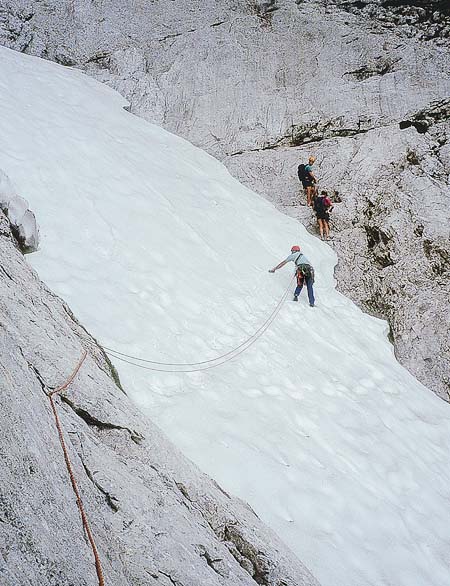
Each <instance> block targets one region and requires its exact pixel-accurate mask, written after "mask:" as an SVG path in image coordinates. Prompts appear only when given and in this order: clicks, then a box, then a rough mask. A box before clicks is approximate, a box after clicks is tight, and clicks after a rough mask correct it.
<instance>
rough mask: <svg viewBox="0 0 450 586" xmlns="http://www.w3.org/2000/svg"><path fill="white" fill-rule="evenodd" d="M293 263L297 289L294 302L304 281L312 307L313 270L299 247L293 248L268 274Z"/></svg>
mask: <svg viewBox="0 0 450 586" xmlns="http://www.w3.org/2000/svg"><path fill="white" fill-rule="evenodd" d="M291 261H292V262H293V263H294V264H295V266H296V277H297V287H296V288H295V291H294V301H298V296H299V295H300V292H301V290H302V288H303V283H304V282H305V281H306V288H307V290H308V299H309V305H310V306H311V307H314V290H313V283H314V269H313V267H312V265H311V263H310V262H309V260H308V259H307V258H306V256H305V255H304V254H302V252H301V251H300V246H297V245H295V246H293V247H292V248H291V254H290V255H289V256H288V257H287V258H286V259H285V260H283V261H282V262H280V264H278V265H277V266H276V267H274V268H273V269H269V273H274V272H275V271H277V270H278V269H281V267H284V265H285V264H287V263H288V262H291Z"/></svg>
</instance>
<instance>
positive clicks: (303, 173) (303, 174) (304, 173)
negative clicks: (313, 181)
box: [297, 163, 309, 181]
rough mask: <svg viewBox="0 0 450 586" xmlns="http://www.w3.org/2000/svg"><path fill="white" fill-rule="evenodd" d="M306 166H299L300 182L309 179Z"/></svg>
mask: <svg viewBox="0 0 450 586" xmlns="http://www.w3.org/2000/svg"><path fill="white" fill-rule="evenodd" d="M305 167H306V165H304V164H303V163H302V164H301V165H299V166H298V169H297V174H298V178H299V180H300V181H305V180H306V179H307V178H308V177H309V173H308V172H307V171H306V169H305Z"/></svg>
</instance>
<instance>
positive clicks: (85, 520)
mask: <svg viewBox="0 0 450 586" xmlns="http://www.w3.org/2000/svg"><path fill="white" fill-rule="evenodd" d="M86 356H87V352H86V351H84V353H83V355H82V357H81V358H80V360H79V361H78V364H77V366H76V367H75V370H74V371H73V372H72V374H71V375H70V376H69V378H68V379H67V380H66V382H65V383H64V384H62V385H61V386H59V387H56V388H55V389H53V390H52V391H50V392H49V393H48V394H47V396H48V398H49V400H50V405H51V407H52V411H53V415H54V416H55V423H56V428H57V430H58V435H59V441H60V442H61V447H62V451H63V454H64V460H65V462H66V466H67V471H68V473H69V476H70V482H71V483H72V488H73V492H74V493H75V496H76V499H77V505H78V509H79V511H80V515H81V521H82V523H83V527H84V530H85V531H86V535H87V538H88V540H89V543H90V545H91V549H92V553H93V554H94V559H95V569H96V571H97V577H98V586H105V580H104V578H103V571H102V565H101V562H100V556H99V554H98V550H97V546H96V545H95V541H94V536H93V534H92V531H91V528H90V526H89V522H88V518H87V515H86V511H85V510H84V506H83V501H82V500H81V495H80V491H79V490H78V485H77V481H76V479H75V474H74V472H73V468H72V463H71V461H70V457H69V452H68V450H67V446H66V442H65V440H64V435H63V431H62V425H61V421H60V419H59V416H58V411H57V410H56V405H55V401H54V400H53V396H54V395H57V394H58V393H60V392H62V391H64V390H65V389H67V387H68V386H69V385H70V384H71V383H72V382H73V380H74V379H75V377H76V376H77V374H78V372H79V370H80V368H81V366H82V365H83V362H84V361H85V359H86Z"/></svg>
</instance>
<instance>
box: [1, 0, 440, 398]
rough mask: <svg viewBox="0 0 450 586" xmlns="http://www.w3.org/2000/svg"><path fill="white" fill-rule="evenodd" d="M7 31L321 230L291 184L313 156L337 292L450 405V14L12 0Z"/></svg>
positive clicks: (343, 7) (432, 3)
mask: <svg viewBox="0 0 450 586" xmlns="http://www.w3.org/2000/svg"><path fill="white" fill-rule="evenodd" d="M2 21H3V24H2V31H3V33H2V37H1V38H2V42H3V43H4V44H6V45H8V46H10V47H12V48H15V49H17V50H19V51H26V52H29V53H32V54H34V55H38V56H42V57H46V58H49V59H53V60H55V61H58V62H59V63H63V64H65V65H72V66H78V67H82V68H83V69H84V70H85V71H87V72H88V73H90V74H91V75H93V76H95V77H96V78H97V79H99V80H101V81H104V82H106V83H108V84H110V85H112V86H113V87H114V88H115V89H117V90H118V91H120V92H121V93H122V94H123V95H124V96H125V97H126V98H128V100H129V101H130V104H131V110H132V111H133V112H134V113H136V114H138V115H140V116H143V117H145V118H147V119H149V120H151V121H152V122H155V123H157V124H160V125H162V126H164V127H165V128H166V129H168V130H171V131H173V132H175V133H177V134H180V135H182V136H184V137H186V138H188V139H189V140H190V141H192V142H193V143H195V144H197V145H199V146H201V147H202V148H204V149H206V150H208V151H209V152H210V153H211V154H213V155H215V156H217V157H218V158H220V159H222V160H223V161H224V162H225V163H226V164H227V165H228V167H229V168H230V170H231V171H232V172H233V173H234V174H235V175H236V176H237V177H238V178H240V179H241V180H242V181H243V182H244V183H247V184H248V185H249V186H250V187H252V188H253V189H256V190H257V191H259V192H260V193H262V194H263V195H264V196H265V197H267V198H269V199H271V200H272V201H274V202H275V203H276V204H277V205H279V206H281V207H282V208H283V209H285V210H286V211H287V212H288V213H290V214H293V215H294V216H296V217H298V218H299V219H300V220H301V221H302V222H304V223H306V225H308V226H309V227H310V229H311V230H315V227H314V218H312V216H311V213H310V212H309V210H307V209H306V208H305V207H304V205H303V204H304V198H303V196H302V195H299V189H298V182H297V181H296V178H295V172H296V167H297V164H298V162H299V161H300V160H305V158H306V157H307V155H308V154H309V153H313V154H315V155H316V156H317V163H316V167H317V171H316V174H317V175H318V177H319V178H320V186H321V188H326V189H329V190H330V191H332V192H335V193H336V196H335V200H336V201H338V202H339V203H338V205H336V206H335V214H334V222H333V231H334V234H335V240H334V243H333V246H335V248H336V251H337V253H338V255H339V258H340V262H339V265H338V267H337V270H336V278H337V281H338V285H339V287H340V289H341V290H342V291H343V292H345V293H346V294H347V295H349V296H350V297H351V298H352V299H354V300H355V301H357V302H358V303H360V304H361V305H362V306H363V307H364V308H365V309H366V310H368V311H370V312H372V313H375V314H376V315H379V316H381V317H385V318H387V319H389V322H390V326H391V333H392V341H393V342H394V344H395V348H396V353H397V355H398V357H399V359H400V360H401V361H402V362H403V364H405V366H407V367H408V368H409V369H410V370H411V372H413V373H414V374H415V375H416V376H417V377H418V378H419V379H420V380H421V381H422V382H424V383H425V384H426V385H427V386H429V387H430V388H432V389H433V390H434V391H435V392H436V393H437V394H439V395H440V396H441V397H443V398H446V399H448V396H449V391H450V386H449V385H450V380H449V379H448V374H446V372H445V368H444V365H445V363H446V362H447V363H448V360H449V358H450V350H449V341H448V336H447V332H448V319H447V318H446V303H447V302H448V298H449V284H448V283H449V279H448V274H449V258H450V245H449V221H448V220H449V211H448V210H449V208H448V203H449V199H448V198H449V196H448V193H449V191H448V178H449V173H450V168H449V165H450V160H449V159H450V154H449V146H448V144H449V143H448V135H449V122H448V119H449V98H448V96H449V94H450V88H449V81H448V75H447V72H448V71H449V69H450V58H449V52H448V46H449V31H450V28H449V22H450V20H449V9H448V6H447V4H446V3H445V2H442V1H441V0H423V1H422V0H416V1H415V2H405V1H400V0H398V1H397V0H395V1H394V0H378V1H377V2H375V1H372V2H371V1H366V0H362V1H357V2H356V1H354V2H353V1H350V2H347V1H346V2H343V1H342V2H341V1H340V0H339V1H337V2H329V1H328V0H322V1H311V2H301V1H298V0H296V1H294V0H251V1H250V0H249V1H247V2H237V1H236V0H223V1H221V2H215V1H214V2H213V1H212V0H206V1H203V2H190V3H186V4H185V3H178V2H177V3H174V2H167V1H163V0H161V1H156V2H152V3H136V2H127V1H125V2H121V3H120V4H118V3H116V2H103V3H101V5H98V4H95V5H94V4H93V3H91V2H88V1H87V0H77V1H73V0H72V1H68V0H66V1H63V2H61V1H58V2H56V1H53V2H47V3H46V5H45V6H43V5H42V4H41V3H39V2H33V1H31V2H23V1H18V0H13V1H7V2H6V3H5V2H4V8H3V13H2Z"/></svg>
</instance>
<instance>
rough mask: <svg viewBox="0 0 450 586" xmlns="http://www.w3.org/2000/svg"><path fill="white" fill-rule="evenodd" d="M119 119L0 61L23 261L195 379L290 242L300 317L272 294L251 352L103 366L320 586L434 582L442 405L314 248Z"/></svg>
mask: <svg viewBox="0 0 450 586" xmlns="http://www.w3.org/2000/svg"><path fill="white" fill-rule="evenodd" d="M125 105H126V103H125V101H124V99H123V98H121V97H120V96H119V95H118V94H117V93H115V92H114V91H113V90H111V89H109V88H107V87H104V86H102V85H100V84H99V83H97V82H95V81H94V80H92V79H90V78H88V77H85V76H84V75H83V74H82V73H80V72H79V71H76V70H71V69H69V68H64V67H62V66H58V65H55V64H52V63H49V62H45V61H41V60H39V59H36V58H32V57H29V56H24V55H21V54H18V53H14V52H12V51H9V50H6V49H0V132H1V137H2V141H1V144H0V169H1V170H2V171H3V172H4V173H5V174H6V175H7V176H8V178H9V180H10V182H11V184H12V185H13V187H14V190H15V192H16V193H17V194H18V195H20V196H22V197H24V198H26V200H27V201H28V202H29V203H30V209H32V210H33V211H34V213H35V215H36V219H37V222H38V224H39V228H40V238H41V243H40V250H39V251H38V252H36V253H34V254H33V255H30V257H29V262H30V263H31V264H32V265H33V267H35V269H36V270H37V271H38V273H39V275H40V276H41V277H42V278H43V279H44V280H45V281H46V283H47V284H48V285H49V286H50V287H51V288H52V289H53V290H54V291H56V292H57V293H58V294H59V295H61V296H62V297H63V298H64V299H65V300H66V301H67V302H68V303H69V305H70V306H71V308H72V309H73V310H74V311H75V313H76V315H77V317H78V318H79V319H80V320H81V322H82V323H83V324H84V325H85V326H86V327H87V328H88V329H89V330H90V331H91V332H92V333H93V335H94V336H95V337H96V338H97V339H98V340H99V341H100V343H102V344H103V345H104V346H107V347H110V348H113V349H115V350H116V351H118V352H122V353H124V354H127V355H131V356H137V357H139V358H141V359H145V360H152V361H156V362H161V363H198V362H202V361H208V360H211V359H214V358H216V357H217V356H219V355H223V354H226V353H228V352H229V351H230V350H232V349H233V348H236V347H238V346H239V345H240V344H242V343H243V342H244V340H246V339H248V338H249V336H251V335H252V334H253V333H254V332H256V331H258V329H259V328H260V327H261V326H262V325H263V324H264V323H265V322H266V320H267V319H268V318H270V316H271V315H272V312H274V310H276V308H277V304H278V302H279V301H280V299H282V297H283V294H284V292H285V290H286V288H287V287H288V285H289V283H290V281H291V279H292V271H293V267H292V265H288V266H286V267H284V268H282V269H280V270H279V271H277V272H276V273H275V274H269V273H268V269H269V268H271V267H273V266H275V265H276V264H277V263H278V262H279V261H280V260H282V259H283V258H284V257H286V256H287V255H288V254H289V251H290V248H291V246H292V245H293V244H299V245H300V246H301V248H302V251H303V252H304V253H305V255H306V256H307V257H308V259H310V260H311V261H312V263H313V265H314V268H315V272H316V283H315V293H316V302H317V307H315V308H314V309H312V308H310V307H309V305H308V302H307V296H306V291H303V292H302V294H301V296H300V298H299V302H298V303H291V302H290V301H291V299H292V297H291V294H289V297H288V299H287V302H286V303H284V305H282V306H281V309H280V310H279V312H278V314H277V316H276V319H275V320H274V321H272V322H271V323H270V321H269V327H268V328H267V329H266V330H265V331H264V332H263V335H262V336H261V337H260V338H259V339H258V340H257V341H256V342H255V343H254V344H252V345H251V346H250V347H249V348H248V349H247V350H246V351H245V352H243V353H241V354H240V355H239V356H237V357H233V358H232V359H231V360H229V361H227V362H226V363H224V364H222V365H219V366H217V367H216V368H210V369H207V370H204V371H200V372H155V371H153V370H148V369H146V368H138V367H136V366H133V365H131V364H128V363H125V362H121V361H120V360H118V359H117V358H113V359H112V360H113V362H114V365H115V366H116V367H117V369H118V371H119V374H120V377H121V380H122V384H123V386H124V388H125V389H126V391H127V392H128V393H129V394H130V395H131V397H132V398H133V400H134V402H135V403H136V404H137V405H138V406H139V407H140V408H141V409H142V410H143V411H145V412H146V413H147V414H149V416H150V417H151V418H152V419H153V421H155V422H156V423H157V424H158V425H159V426H160V427H161V428H162V429H163V430H164V431H166V432H167V434H168V435H169V436H170V438H171V439H172V440H173V441H175V443H176V444H177V445H178V446H179V447H180V448H181V449H182V451H183V452H184V453H185V454H187V455H188V456H189V457H190V458H191V459H192V460H194V461H195V462H196V463H198V464H199V465H200V467H201V468H202V469H203V470H204V471H205V472H207V473H208V474H210V475H211V476H212V477H214V478H215V479H216V480H217V481H218V482H219V483H220V484H221V485H222V486H223V487H224V488H225V490H227V491H230V492H231V493H234V494H236V495H238V496H240V497H242V499H244V500H246V501H247V502H248V503H249V504H250V505H251V506H252V508H253V509H254V510H255V511H256V513H257V514H258V515H259V516H260V517H261V518H262V519H263V520H264V521H266V522H267V523H268V524H269V525H270V526H271V527H272V528H274V529H275V531H276V532H277V533H278V535H279V536H280V537H281V538H282V539H283V540H284V541H285V542H286V543H287V544H288V545H289V546H290V547H291V548H292V549H293V550H294V552H296V553H297V554H298V556H299V558H300V559H302V560H303V561H304V562H305V563H306V564H307V565H308V567H309V568H310V569H311V571H312V572H313V573H314V574H315V575H316V576H317V578H318V579H319V581H320V582H321V584H323V585H324V586H391V585H393V584H395V585H396V586H444V585H445V584H450V563H449V557H448V552H449V550H450V532H449V526H450V507H449V502H450V405H448V404H445V403H444V402H443V401H441V400H440V399H438V398H437V397H436V396H435V395H434V394H433V393H431V392H430V391H429V390H428V389H426V388H425V387H423V386H422V385H421V384H420V383H418V382H417V381H416V380H415V379H414V378H413V377H412V376H411V375H410V374H409V373H408V372H407V371H406V370H405V369H404V368H402V367H401V366H400V365H399V364H398V363H397V362H396V360H395V357H394V354H393V351H392V347H391V345H390V344H389V342H388V340H387V337H386V334H387V332H386V330H387V328H386V324H385V323H384V322H381V321H379V320H376V319H374V318H371V317H369V316H367V315H364V314H363V313H362V312H361V311H360V310H359V309H358V308H357V307H356V306H354V305H353V304H352V303H351V302H350V301H349V300H348V299H346V298H345V297H343V296H342V295H340V294H338V293H337V292H336V291H335V288H334V279H333V269H334V266H335V264H336V257H335V255H334V253H333V251H332V249H331V248H330V247H329V246H328V245H327V244H326V243H323V242H320V241H319V240H317V239H316V238H313V237H312V236H311V235H309V234H308V233H307V232H306V230H304V229H303V228H302V226H301V225H299V224H298V223H297V222H296V221H295V220H293V219H292V218H289V217H286V216H284V215H282V214H281V213H279V212H278V211H276V210H275V208H274V207H273V206H272V205H271V204H270V203H268V202H267V201H265V200H263V199H262V198H260V197H259V196H258V195H257V194H255V193H253V192H251V191H250V190H249V189H247V188H245V187H243V186H242V185H241V184H239V183H238V182H237V181H236V180H235V179H233V178H232V177H231V176H230V175H229V173H228V172H227V171H226V169H225V168H224V167H223V166H222V165H221V164H220V163H218V162H217V161H216V160H215V159H213V158H212V157H211V156H209V155H207V154H205V153H204V152H202V151H201V150H199V149H197V148H194V147H193V146H192V145H191V144H189V143H188V142H186V141H185V140H182V139H180V138H177V137H176V136H173V135H171V134H169V133H168V132H165V131H163V130H161V129H160V128H158V127H156V126H153V125H151V124H149V123H147V122H145V121H143V120H141V119H139V118H137V117H136V116H133V115H131V114H129V113H128V112H126V111H125V110H124V108H123V107H124V106H125ZM140 364H141V365H144V366H145V365H146V366H150V367H151V366H154V365H152V364H150V363H145V362H140ZM209 364H214V363H209ZM167 369H169V370H177V369H178V370H180V369H181V370H186V369H185V368H184V369H183V368H182V367H181V368H180V367H170V368H167Z"/></svg>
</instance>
